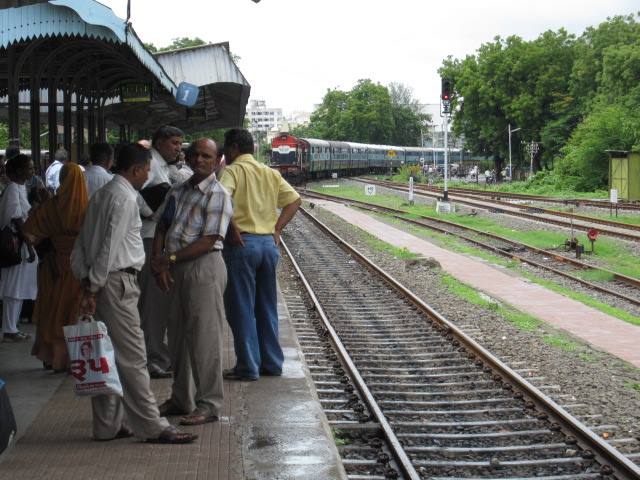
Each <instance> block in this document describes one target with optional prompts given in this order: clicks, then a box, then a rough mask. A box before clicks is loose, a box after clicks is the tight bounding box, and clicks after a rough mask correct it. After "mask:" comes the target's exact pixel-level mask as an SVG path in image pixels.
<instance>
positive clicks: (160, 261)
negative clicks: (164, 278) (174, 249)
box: [151, 255, 171, 275]
mask: <svg viewBox="0 0 640 480" xmlns="http://www.w3.org/2000/svg"><path fill="white" fill-rule="evenodd" d="M170 265H171V262H170V261H169V258H168V257H166V256H165V255H156V256H154V257H153V258H152V259H151V271H152V272H153V273H154V275H159V274H160V273H162V272H167V271H169V266H170Z"/></svg>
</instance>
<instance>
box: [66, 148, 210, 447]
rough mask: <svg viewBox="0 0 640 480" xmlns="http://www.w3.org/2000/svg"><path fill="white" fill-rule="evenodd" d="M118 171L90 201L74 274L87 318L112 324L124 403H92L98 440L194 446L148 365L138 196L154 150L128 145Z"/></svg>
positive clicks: (101, 398) (104, 399)
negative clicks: (165, 406)
mask: <svg viewBox="0 0 640 480" xmlns="http://www.w3.org/2000/svg"><path fill="white" fill-rule="evenodd" d="M117 171H118V173H117V174H116V175H115V176H114V178H113V180H111V181H110V182H109V183H108V184H107V185H105V186H104V187H102V188H101V189H100V190H98V191H97V192H96V193H95V194H94V195H93V197H92V198H91V200H90V201H89V205H88V207H87V212H86V215H85V219H84V223H83V225H82V228H81V230H80V234H79V235H78V237H77V239H76V242H75V245H74V248H73V252H72V255H71V268H72V271H73V274H74V276H75V277H76V278H77V279H78V280H81V283H82V287H83V296H82V301H81V307H80V308H81V313H84V314H94V313H95V316H96V318H97V319H98V320H100V321H102V322H104V323H105V324H106V326H107V328H108V330H109V335H110V337H111V341H112V342H113V347H114V350H115V357H116V368H117V370H118V375H119V376H120V381H121V382H122V389H123V394H124V396H123V398H122V399H121V398H120V397H118V396H115V395H98V396H95V397H92V399H91V404H92V407H93V436H94V438H96V439H97V440H112V439H115V438H122V437H127V436H131V435H135V436H136V437H138V438H141V439H143V440H147V441H150V442H159V443H191V442H193V441H194V440H195V439H196V438H197V435H193V434H189V433H182V432H179V431H177V430H176V429H175V428H174V427H172V426H171V425H169V422H168V421H167V420H166V419H165V418H163V417H161V416H160V413H159V411H158V406H157V404H156V400H155V398H154V396H153V392H152V391H151V385H150V380H149V373H148V372H147V369H146V367H145V364H146V351H145V348H144V336H143V334H142V330H141V329H140V317H139V315H138V308H137V304H138V296H139V295H140V290H139V288H138V282H137V273H138V271H139V270H140V268H142V265H143V263H144V257H145V255H144V248H143V247H142V239H141V238H140V227H141V221H140V214H139V211H138V205H137V202H136V198H137V190H139V189H140V188H142V185H143V184H144V183H145V181H146V180H147V176H148V174H149V152H148V151H147V150H145V149H144V148H143V147H141V146H139V145H125V146H123V147H122V148H121V149H120V151H119V153H118V161H117ZM125 414H126V417H125ZM129 427H130V428H129Z"/></svg>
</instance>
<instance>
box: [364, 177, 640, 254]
mask: <svg viewBox="0 0 640 480" xmlns="http://www.w3.org/2000/svg"><path fill="white" fill-rule="evenodd" d="M352 180H354V181H357V182H361V183H370V184H375V185H379V186H382V187H385V188H389V189H391V190H396V191H399V192H408V191H409V188H408V187H406V186H404V185H401V184H397V183H394V182H387V181H383V180H373V179H363V178H353V179H352ZM414 193H415V194H416V195H422V196H426V197H430V198H436V199H437V198H440V196H441V195H440V193H439V192H434V191H430V190H427V189H425V188H424V187H422V186H417V187H414ZM449 199H450V200H451V201H455V202H457V203H461V204H464V205H468V206H471V207H474V208H479V209H483V210H489V211H492V212H495V213H502V214H505V215H512V216H516V217H520V218H526V219H528V220H534V221H537V222H543V223H550V224H553V225H559V226H562V227H565V228H568V229H575V230H580V231H584V232H588V231H589V230H591V229H592V228H595V227H597V230H598V232H599V233H600V234H602V235H606V236H610V237H618V238H622V239H624V240H630V241H634V242H638V241H640V225H633V224H627V223H621V222H614V221H610V220H606V219H601V218H595V217H586V216H584V215H577V214H572V213H566V212H557V211H555V210H545V209H540V208H535V207H528V206H522V205H514V204H513V203H510V202H503V201H499V200H488V199H478V198H477V197H476V196H473V195H468V194H451V193H450V194H449ZM565 218H568V219H569V220H565ZM602 225H604V227H603V226H602Z"/></svg>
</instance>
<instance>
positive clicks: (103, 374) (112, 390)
mask: <svg viewBox="0 0 640 480" xmlns="http://www.w3.org/2000/svg"><path fill="white" fill-rule="evenodd" d="M63 330H64V337H65V340H66V341H67V348H68V350H69V360H70V363H69V365H70V367H71V375H73V378H74V379H75V385H74V386H73V390H74V391H75V392H76V394H77V395H119V396H122V385H121V384H120V377H118V371H117V370H116V362H115V354H114V351H113V345H112V344H111V339H110V338H109V334H108V333H107V326H106V325H105V324H104V323H103V322H97V321H95V320H94V319H93V317H81V318H80V319H79V320H78V323H77V324H75V325H68V326H66V327H63Z"/></svg>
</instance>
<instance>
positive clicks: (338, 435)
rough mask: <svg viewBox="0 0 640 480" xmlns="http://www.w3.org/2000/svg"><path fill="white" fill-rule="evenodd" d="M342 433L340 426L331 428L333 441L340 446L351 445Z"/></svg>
mask: <svg viewBox="0 0 640 480" xmlns="http://www.w3.org/2000/svg"><path fill="white" fill-rule="evenodd" d="M342 435H343V432H342V430H340V429H338V428H331V436H332V437H333V441H334V442H335V444H336V445H337V446H339V447H341V446H344V445H349V443H351V442H350V441H349V439H348V438H345V437H343V436H342Z"/></svg>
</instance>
